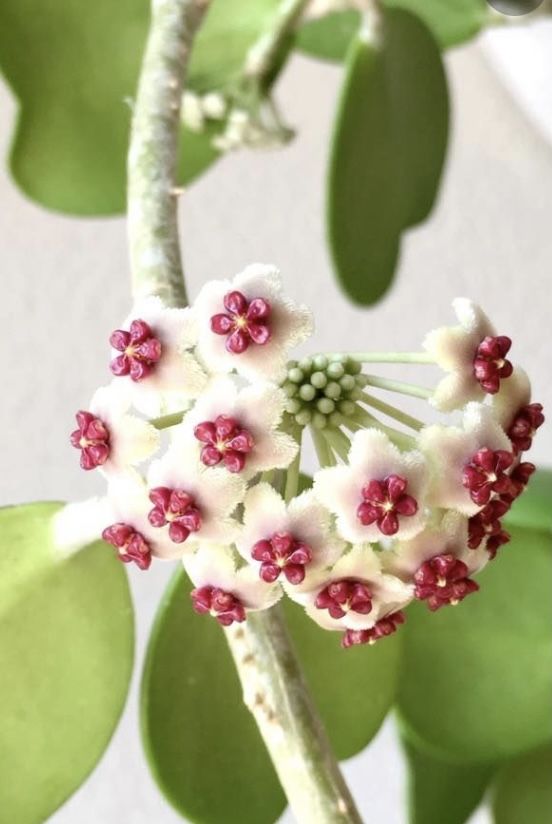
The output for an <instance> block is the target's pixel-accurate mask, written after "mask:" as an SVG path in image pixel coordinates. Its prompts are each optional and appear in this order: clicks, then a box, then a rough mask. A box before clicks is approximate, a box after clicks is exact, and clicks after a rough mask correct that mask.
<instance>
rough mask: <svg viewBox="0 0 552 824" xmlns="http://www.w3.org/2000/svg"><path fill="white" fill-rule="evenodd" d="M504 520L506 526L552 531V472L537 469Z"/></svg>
mask: <svg viewBox="0 0 552 824" xmlns="http://www.w3.org/2000/svg"><path fill="white" fill-rule="evenodd" d="M504 520H505V524H506V526H510V525H511V524H513V525H514V526H524V527H527V528H529V529H542V530H546V529H549V530H550V529H552V470H550V469H537V471H536V472H535V474H534V475H533V476H532V477H531V480H530V482H529V485H528V486H527V489H526V490H525V492H524V493H523V495H521V496H520V497H519V498H518V499H517V500H516V501H515V502H514V504H513V506H512V508H511V510H510V511H509V512H508V514H507V516H506V518H505V519H504Z"/></svg>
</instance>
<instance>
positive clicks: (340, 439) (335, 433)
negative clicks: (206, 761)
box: [322, 427, 351, 462]
mask: <svg viewBox="0 0 552 824" xmlns="http://www.w3.org/2000/svg"><path fill="white" fill-rule="evenodd" d="M322 435H323V436H324V438H325V439H326V440H327V442H328V444H329V446H330V448H331V449H333V450H334V452H335V453H336V454H337V455H339V457H340V458H341V460H343V461H345V462H346V461H347V458H348V457H349V450H350V449H351V441H350V440H349V438H348V437H347V435H345V434H344V433H343V432H342V431H341V430H340V429H333V428H330V427H326V429H323V430H322Z"/></svg>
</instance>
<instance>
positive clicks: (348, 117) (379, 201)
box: [328, 9, 448, 304]
mask: <svg viewBox="0 0 552 824" xmlns="http://www.w3.org/2000/svg"><path fill="white" fill-rule="evenodd" d="M368 37H370V39H368ZM447 133H448V96H447V86H446V79H445V74H444V70H443V65H442V62H441V57H440V54H439V50H438V48H437V45H436V44H435V41H434V40H433V38H432V36H431V34H430V32H429V31H428V30H427V28H426V27H425V26H424V24H423V23H421V22H420V21H419V20H418V19H417V18H416V17H414V16H413V15H412V14H410V13H408V12H405V11H402V10H398V9H395V10H389V11H387V12H386V13H385V14H384V15H383V25H382V27H381V31H380V32H378V33H377V34H371V35H369V36H368V35H367V34H366V33H365V32H362V33H361V35H359V37H357V38H356V39H355V41H354V43H353V45H352V47H351V50H350V53H349V56H348V60H347V71H346V77H345V82H344V86H343V90H342V95H341V100H340V103H339V107H338V113H337V117H336V121H335V126H334V135H333V145H332V150H331V157H330V168H329V175H328V235H329V242H330V248H331V252H332V257H333V261H334V265H335V268H336V272H337V275H338V278H339V280H340V282H341V285H342V286H343V288H344V290H345V291H346V292H347V294H348V295H349V296H350V297H351V298H352V299H353V300H354V301H356V302H357V303H360V304H370V303H374V302H375V301H376V300H378V299H379V298H380V297H381V296H382V295H383V294H384V292H385V291H386V290H387V289H388V287H389V285H390V283H391V280H392V278H393V274H394V271H395V266H396V262H397V258H398V254H399V247H400V236H401V232H402V231H403V229H405V228H406V227H408V226H412V225H414V224H416V223H419V222H420V221H422V220H424V219H425V217H426V216H427V214H428V213H429V211H430V210H431V207H432V205H433V202H434V200H435V197H436V194H437V190H438V187H439V182H440V177H441V171H442V168H443V163H444V158H445V152H446V145H447Z"/></svg>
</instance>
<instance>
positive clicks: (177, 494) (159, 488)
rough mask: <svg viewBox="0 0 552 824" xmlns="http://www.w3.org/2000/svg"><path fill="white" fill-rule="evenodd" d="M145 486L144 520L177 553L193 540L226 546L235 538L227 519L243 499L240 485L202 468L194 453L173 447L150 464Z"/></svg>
mask: <svg viewBox="0 0 552 824" xmlns="http://www.w3.org/2000/svg"><path fill="white" fill-rule="evenodd" d="M148 488H149V497H150V501H151V505H150V510H151V511H150V513H149V519H150V522H151V523H152V524H154V525H155V526H156V527H157V528H158V529H159V531H160V532H163V533H164V534H167V535H168V537H169V538H170V539H171V540H172V541H173V542H174V543H175V544H176V545H180V546H181V553H182V551H184V549H188V550H192V549H193V548H194V546H195V544H196V543H197V541H212V542H219V541H220V542H222V541H224V542H225V543H232V542H233V541H234V540H235V538H236V537H237V534H238V532H239V524H238V522H237V521H236V520H235V519H234V518H232V517H231V515H232V513H233V512H234V510H235V509H236V507H237V505H238V504H239V503H241V502H242V501H243V498H244V495H245V488H246V487H245V482H244V481H243V479H242V478H240V477H239V476H238V475H232V474H230V473H229V472H226V471H225V470H224V469H217V468H214V469H212V468H208V467H206V466H203V464H201V463H200V462H199V461H198V460H197V453H196V452H195V450H190V449H185V448H182V446H181V445H179V444H178V443H173V444H172V445H171V447H170V448H169V449H168V451H167V452H166V454H165V455H164V456H163V457H162V458H160V459H158V460H156V461H153V462H152V463H151V465H150V467H149V471H148ZM152 507H153V508H152Z"/></svg>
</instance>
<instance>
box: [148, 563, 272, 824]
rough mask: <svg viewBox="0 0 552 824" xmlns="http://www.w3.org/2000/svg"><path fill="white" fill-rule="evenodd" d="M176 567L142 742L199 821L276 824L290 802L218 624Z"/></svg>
mask: <svg viewBox="0 0 552 824" xmlns="http://www.w3.org/2000/svg"><path fill="white" fill-rule="evenodd" d="M190 588H191V586H190V583H189V581H188V579H187V577H186V576H185V574H184V572H183V571H181V570H179V571H178V572H177V573H176V574H175V576H174V578H173V580H172V582H171V584H170V586H169V588H168V590H167V592H166V594H165V597H164V599H163V601H162V603H161V605H160V607H159V611H158V614H157V618H156V621H155V625H154V628H153V631H152V634H151V638H150V642H149V647H148V653H147V658H146V663H145V667H144V674H143V679H142V696H141V725H142V738H143V742H144V747H145V750H146V754H147V757H148V761H149V764H150V767H151V769H152V772H153V775H154V777H155V779H156V781H157V783H158V785H159V787H160V789H161V791H162V792H163V794H164V795H165V796H166V797H167V799H168V800H169V801H170V803H171V804H172V805H173V806H174V807H175V808H176V809H177V810H178V811H179V812H180V813H181V814H182V815H184V816H185V817H186V818H188V819H190V820H191V821H194V822H200V824H220V822H221V821H224V824H273V822H274V821H275V820H276V819H277V818H278V816H279V814H280V813H281V812H282V810H283V809H284V807H285V805H286V801H285V797H284V795H283V793H282V790H281V788H280V784H279V782H278V779H277V777H276V773H275V772H274V769H273V767H272V764H271V762H270V758H269V756H268V754H267V752H266V750H265V748H264V744H263V742H262V739H261V737H260V736H259V733H258V731H257V727H256V725H255V722H254V720H253V718H252V716H251V715H250V713H249V711H248V710H247V709H246V707H245V705H244V703H243V699H242V695H241V689H240V686H239V681H238V677H237V674H236V671H235V667H234V663H233V661H232V658H231V656H230V652H229V650H228V647H227V644H226V640H225V638H224V634H223V631H222V630H221V628H220V627H219V625H218V624H217V623H216V621H212V620H209V619H208V618H206V617H205V616H204V615H197V614H196V613H195V612H194V611H193V609H192V606H191V600H190V595H189V592H190Z"/></svg>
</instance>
